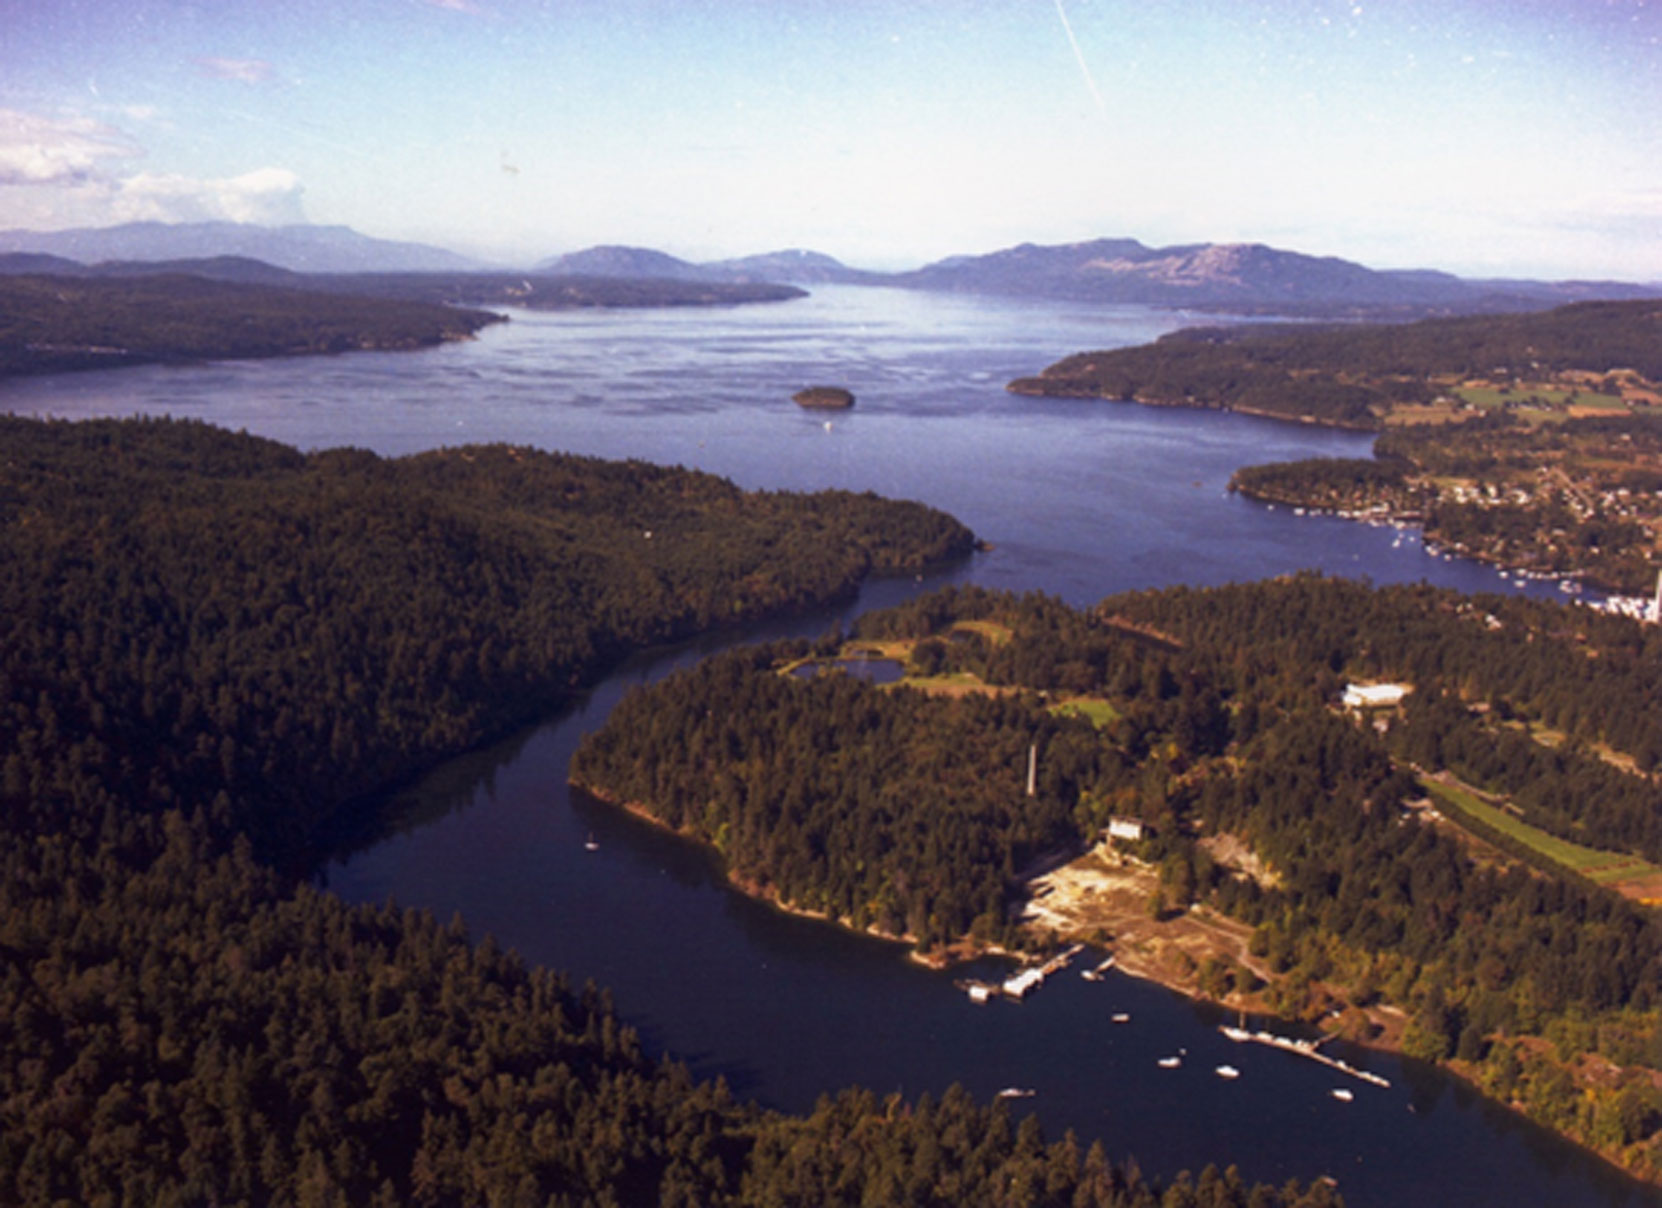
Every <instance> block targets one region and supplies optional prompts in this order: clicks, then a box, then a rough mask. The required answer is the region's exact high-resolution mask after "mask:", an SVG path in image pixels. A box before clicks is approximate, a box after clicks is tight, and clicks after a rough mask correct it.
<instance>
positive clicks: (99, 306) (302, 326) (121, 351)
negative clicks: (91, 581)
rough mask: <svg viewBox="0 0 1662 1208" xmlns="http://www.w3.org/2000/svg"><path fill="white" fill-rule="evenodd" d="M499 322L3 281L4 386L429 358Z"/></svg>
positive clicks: (88, 284)
mask: <svg viewBox="0 0 1662 1208" xmlns="http://www.w3.org/2000/svg"><path fill="white" fill-rule="evenodd" d="M501 318H502V316H500V315H493V314H488V313H486V312H484V311H477V310H464V309H461V308H459V307H454V306H444V305H439V304H438V302H437V301H432V302H427V301H417V300H403V299H395V298H371V297H362V296H353V295H345V294H335V293H326V292H322V291H318V290H310V289H291V288H285V287H279V286H272V285H257V284H248V283H241V282H231V281H215V280H209V279H208V278H205V277H197V276H190V275H187V274H162V275H156V276H141V277H111V278H91V277H69V276H10V275H3V274H0V377H5V376H8V375H15V374H25V373H57V372H62V371H65V370H72V369H107V368H115V367H119V366H125V365H139V364H147V363H152V362H176V361H203V360H229V359H237V358H245V357H276V356H294V355H300V354H307V353H325V352H348V351H352V350H357V349H409V348H423V347H427V346H430V345H434V344H439V343H442V342H444V341H447V340H459V339H463V338H465V337H467V336H470V335H472V334H473V333H474V332H476V331H478V330H479V329H480V328H481V327H484V326H486V325H487V324H489V323H495V322H499V321H501Z"/></svg>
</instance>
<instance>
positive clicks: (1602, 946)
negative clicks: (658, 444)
mask: <svg viewBox="0 0 1662 1208" xmlns="http://www.w3.org/2000/svg"><path fill="white" fill-rule="evenodd" d="M999 634H1002V635H1003V636H1002V637H999V636H997V635H999ZM989 635H994V636H989ZM855 638H856V641H857V642H866V641H877V640H886V641H902V642H905V643H909V644H910V646H909V654H908V655H907V657H909V658H910V660H911V662H912V669H913V672H914V674H915V675H916V676H917V677H918V678H917V679H916V681H915V684H916V686H909V685H908V684H907V683H906V682H905V681H903V682H902V684H901V685H899V686H896V687H889V688H877V687H873V686H871V685H869V684H867V683H865V682H864V681H860V680H856V679H854V678H852V677H848V676H842V675H835V674H821V675H819V676H816V677H814V678H813V679H808V680H802V679H799V678H797V677H795V676H793V675H790V674H786V673H784V670H785V669H786V668H789V667H792V666H793V665H794V664H795V663H796V661H797V660H800V659H802V658H803V657H807V656H809V655H812V654H815V653H816V651H815V650H813V649H810V648H805V647H804V646H803V645H802V644H800V643H798V644H780V645H775V646H771V647H762V648H758V649H753V650H749V651H740V652H735V653H731V654H727V655H723V656H719V657H717V658H716V659H713V660H711V661H710V662H708V663H707V664H706V665H704V666H703V667H700V668H696V669H693V670H690V671H688V672H685V673H683V674H681V675H679V676H676V677H671V678H669V679H667V680H665V681H663V682H662V683H661V684H658V685H654V686H653V687H650V688H643V689H637V690H636V691H635V693H634V694H633V696H632V697H631V698H630V699H629V700H626V701H625V702H623V703H621V704H620V705H619V707H618V708H617V709H616V710H615V711H614V713H613V714H612V717H611V719H610V720H609V722H608V724H607V725H606V726H605V727H603V728H602V730H600V731H599V732H598V733H596V734H594V735H591V736H589V737H588V738H587V739H586V740H585V742H584V744H583V746H582V747H581V748H580V749H579V752H578V754H577V757H576V759H575V760H574V763H573V776H574V779H575V780H577V781H578V782H579V783H581V784H586V785H591V786H593V787H594V788H595V789H596V790H597V791H599V792H600V793H602V794H603V795H605V796H608V797H612V798H614V799H618V800H624V801H629V802H631V803H634V804H636V805H638V806H639V807H641V808H643V809H645V810H646V811H647V812H649V813H651V814H653V815H654V816H656V817H658V818H660V819H661V820H662V821H664V822H665V823H666V824H668V825H671V826H674V827H677V828H678V829H681V830H684V831H688V832H690V833H693V834H696V835H699V836H701V837H703V838H705V839H707V840H708V841H710V842H712V843H713V844H715V845H716V846H717V847H718V848H719V849H720V850H721V851H722V852H723V854H724V856H725V858H726V860H727V863H728V865H729V868H730V869H731V871H732V873H733V875H734V877H735V879H736V880H738V881H739V882H740V883H741V884H745V885H747V886H751V887H759V888H762V889H764V890H766V891H768V892H771V893H773V894H775V895H777V896H779V897H780V898H782V899H783V900H784V901H786V902H787V903H789V904H792V905H797V906H803V907H807V908H811V909H818V910H824V911H827V912H829V913H832V914H835V915H839V916H841V917H843V918H844V919H845V920H846V921H849V922H851V923H853V924H856V925H865V926H871V927H875V928H876V929H878V930H885V931H890V932H894V933H897V934H898V933H901V932H905V933H907V934H909V935H910V936H912V937H913V938H914V939H916V940H918V941H919V942H920V943H922V944H925V945H931V944H937V943H941V942H945V941H949V940H952V939H955V938H958V937H959V936H962V935H965V934H968V935H969V937H970V938H972V939H974V940H977V941H980V942H983V943H985V942H988V941H995V940H1004V941H1011V940H1012V939H1014V938H1015V937H1014V936H1013V935H1012V927H1011V925H1010V923H1009V922H1008V921H1007V920H1009V919H1010V918H1011V917H1012V915H1011V911H1010V909H1009V907H1011V906H1012V905H1014V904H1015V903H1016V902H1017V901H1019V899H1020V896H1021V893H1022V882H1021V878H1020V876H1019V875H1018V874H1019V872H1020V870H1021V865H1022V862H1023V860H1024V859H1026V858H1028V857H1030V856H1032V855H1033V854H1035V853H1037V852H1039V851H1041V850H1043V849H1045V848H1047V847H1052V846H1056V845H1060V846H1063V847H1064V848H1066V847H1069V846H1071V847H1072V848H1073V850H1076V851H1077V850H1082V849H1083V848H1085V847H1086V846H1088V845H1089V844H1090V843H1092V842H1093V841H1095V839H1096V837H1097V835H1098V834H1099V833H1100V831H1101V829H1102V827H1103V826H1104V824H1105V823H1106V822H1107V820H1108V819H1109V817H1111V816H1113V815H1115V814H1131V815H1133V816H1136V817H1139V818H1140V819H1141V820H1143V821H1144V822H1146V823H1149V824H1151V825H1152V826H1153V828H1154V830H1155V832H1156V838H1155V839H1153V840H1151V841H1148V842H1146V843H1145V845H1144V846H1143V848H1142V849H1141V854H1142V856H1143V857H1144V858H1146V859H1148V860H1151V861H1153V862H1155V863H1157V864H1158V865H1159V866H1160V868H1161V872H1162V880H1163V882H1164V893H1165V894H1166V895H1167V896H1166V898H1165V901H1166V902H1167V903H1169V904H1173V905H1177V906H1182V905H1185V904H1188V903H1190V902H1202V903H1205V904H1206V905H1207V906H1209V907H1210V908H1212V909H1214V910H1218V911H1221V912H1223V913H1225V914H1227V915H1231V916H1234V917H1235V918H1237V919H1240V920H1243V921H1245V922H1247V923H1249V924H1251V925H1252V926H1253V927H1254V929H1255V930H1254V934H1253V951H1254V953H1256V954H1257V955H1259V956H1261V957H1262V958H1264V959H1265V961H1266V962H1267V967H1268V968H1269V969H1270V970H1271V971H1273V973H1274V974H1276V975H1277V976H1276V977H1275V978H1274V980H1273V982H1272V984H1271V985H1270V986H1269V988H1268V991H1267V994H1266V997H1265V999H1264V1001H1265V1002H1266V1003H1267V1005H1269V1006H1271V1007H1273V1008H1275V1009H1278V1010H1282V1011H1284V1012H1287V1013H1291V1014H1305V1013H1309V1014H1311V1015H1312V1017H1314V1016H1316V1015H1328V1014H1329V1013H1331V1012H1334V1011H1338V1012H1340V1013H1341V1014H1343V1013H1345V1012H1348V1011H1354V1010H1358V1009H1361V1008H1366V1007H1369V1006H1372V1005H1374V1004H1376V1003H1381V1002H1383V1003H1388V1004H1393V1005H1395V1006H1397V1007H1400V1008H1401V1009H1403V1010H1405V1011H1407V1012H1408V1013H1409V1015H1410V1017H1411V1022H1410V1025H1409V1028H1408V1032H1407V1036H1406V1039H1405V1042H1404V1043H1405V1046H1406V1047H1407V1048H1408V1049H1409V1051H1411V1052H1414V1053H1416V1054H1417V1055H1421V1056H1425V1057H1428V1058H1430V1059H1433V1060H1453V1061H1456V1062H1458V1063H1460V1068H1461V1069H1462V1070H1463V1071H1465V1072H1467V1073H1468V1074H1469V1075H1470V1076H1472V1077H1473V1078H1475V1079H1476V1080H1477V1081H1479V1083H1480V1084H1481V1085H1483V1086H1484V1087H1485V1088H1486V1089H1488V1090H1489V1091H1491V1093H1494V1094H1496V1095H1497V1096H1499V1097H1501V1098H1502V1099H1505V1100H1507V1101H1510V1102H1513V1103H1515V1104H1516V1105H1518V1106H1520V1107H1522V1108H1523V1109H1525V1110H1527V1111H1529V1112H1530V1113H1531V1114H1532V1115H1534V1116H1536V1117H1537V1118H1538V1119H1541V1120H1542V1121H1544V1122H1545V1123H1547V1124H1549V1125H1551V1126H1553V1127H1555V1128H1558V1129H1560V1130H1562V1131H1564V1132H1566V1133H1568V1134H1570V1135H1572V1136H1575V1137H1577V1138H1579V1139H1581V1140H1583V1141H1584V1142H1587V1143H1589V1144H1592V1145H1594V1146H1596V1147H1598V1148H1599V1149H1600V1150H1601V1151H1602V1152H1604V1153H1606V1154H1607V1155H1609V1156H1611V1157H1612V1158H1614V1159H1615V1160H1617V1161H1619V1162H1621V1163H1623V1164H1624V1165H1626V1166H1627V1167H1628V1168H1629V1169H1631V1170H1633V1171H1635V1172H1638V1173H1641V1174H1645V1175H1647V1176H1648V1177H1651V1178H1655V1177H1657V1176H1658V1174H1662V1091H1659V1090H1658V1087H1657V1079H1658V1071H1662V920H1659V919H1658V918H1657V916H1656V914H1655V913H1654V912H1652V911H1650V910H1647V909H1645V908H1644V907H1642V906H1640V905H1638V904H1636V903H1635V902H1633V901H1631V900H1630V899H1628V898H1626V897H1623V896H1621V895H1620V894H1618V893H1616V892H1614V891H1612V890H1611V889H1608V888H1605V887H1602V886H1600V885H1595V884H1593V883H1591V882H1589V881H1588V880H1586V879H1585V878H1583V877H1581V876H1578V875H1576V874H1575V873H1574V872H1573V870H1570V869H1567V868H1563V867H1558V866H1554V865H1551V864H1544V865H1543V864H1539V863H1538V862H1537V863H1530V862H1526V860H1525V858H1523V857H1526V856H1529V855H1530V854H1531V853H1529V852H1527V851H1523V850H1519V851H1516V852H1509V851H1505V850H1500V851H1497V850H1496V849H1494V848H1493V847H1488V846H1485V845H1477V846H1474V841H1473V840H1472V838H1471V837H1470V836H1467V835H1462V834H1461V833H1460V831H1459V830H1458V829H1457V828H1451V827H1450V826H1449V825H1448V824H1446V823H1443V822H1436V821H1432V820H1431V819H1430V815H1429V814H1428V813H1427V812H1426V810H1425V807H1424V802H1423V800H1422V798H1423V797H1424V795H1425V787H1424V781H1425V780H1426V779H1427V778H1429V777H1430V776H1431V775H1432V774H1433V773H1443V772H1445V771H1447V772H1452V773H1454V774H1457V775H1458V776H1460V777H1462V778H1463V779H1464V780H1465V781H1466V782H1467V783H1470V784H1472V785H1475V786H1478V787H1480V788H1481V789H1483V790H1485V791H1488V792H1493V793H1496V794H1498V795H1500V796H1502V797H1504V798H1505V799H1506V800H1507V801H1508V803H1509V805H1510V807H1511V808H1512V809H1514V810H1516V811H1517V812H1518V813H1519V814H1520V815H1521V816H1523V817H1524V818H1525V819H1526V820H1527V821H1528V822H1529V823H1530V824H1531V825H1532V826H1533V827H1536V828H1538V829H1539V830H1540V831H1541V832H1543V833H1549V834H1552V835H1561V836H1564V837H1566V838H1573V839H1574V841H1575V842H1577V843H1579V844H1585V845H1587V846H1589V847H1592V848H1598V849H1603V850H1608V851H1611V852H1616V853H1622V852H1626V853H1632V854H1633V856H1634V857H1635V858H1637V857H1639V856H1644V857H1648V858H1649V859H1650V860H1652V861H1657V860H1662V824H1659V821H1658V820H1659V818H1662V810H1659V809H1658V805H1659V800H1658V790H1657V788H1656V782H1655V780H1654V777H1653V776H1652V775H1649V774H1647V773H1648V770H1649V769H1651V768H1653V767H1654V766H1655V765H1656V763H1657V761H1658V759H1659V758H1662V722H1659V721H1658V720H1657V719H1656V718H1655V717H1654V716H1653V715H1654V710H1653V709H1649V708H1641V707H1639V703H1640V702H1654V701H1656V700H1658V699H1662V683H1659V682H1658V680H1659V677H1662V645H1659V643H1662V638H1659V636H1658V632H1657V630H1656V628H1655V627H1644V626H1639V625H1636V624H1634V623H1632V622H1628V621H1624V620H1621V619H1619V618H1611V617H1605V616H1601V615H1599V614H1595V613H1592V612H1590V611H1588V610H1584V609H1572V608H1567V607H1560V606H1554V605H1550V604H1543V603H1538V602H1533V601H1529V600H1523V599H1516V598H1500V597H1496V598H1489V599H1478V600H1468V599H1465V598H1462V597H1459V596H1456V595H1453V594H1451V593H1447V592H1443V591H1439V590H1434V589H1431V588H1427V587H1396V588H1387V589H1382V590H1374V589H1371V588H1369V587H1367V586H1365V585H1360V584H1355V583H1350V582H1347V581H1343V580H1325V579H1320V578H1316V577H1311V576H1300V577H1295V578H1291V579H1285V580H1278V581H1274V582H1268V583H1262V584H1255V585H1250V586H1243V587H1231V588H1223V589H1216V590H1207V591H1199V590H1189V589H1172V590H1169V591H1163V592H1148V593H1139V594H1134V595H1128V596H1123V597H1117V598H1114V599H1110V600H1108V601H1105V602H1104V604H1103V605H1102V606H1101V607H1100V609H1099V610H1096V611H1094V612H1091V613H1083V612H1078V611H1075V610H1072V609H1068V608H1066V607H1064V606H1062V605H1060V604H1058V603H1056V602H1054V601H1050V600H1047V599H1045V598H1043V597H1036V596H1035V597H1023V598H1015V597H1009V596H1002V595H995V594H991V593H987V592H984V591H980V590H978V589H959V590H956V591H949V592H945V593H940V594H937V595H934V596H931V597H928V598H926V599H923V600H920V601H916V602H914V603H912V604H909V605H905V606H902V607H901V608H899V609H896V610H892V611H890V612H886V613H882V614H876V615H868V616H866V617H862V618H861V619H860V621H859V623H858V626H857V630H856V635H855ZM831 645H832V643H830V642H829V641H828V642H827V643H826V644H825V645H824V647H823V648H822V649H820V650H819V651H818V653H819V654H822V655H823V654H824V653H826V652H828V650H829V649H830V647H831ZM1344 677H1357V678H1363V679H1377V678H1389V679H1393V680H1398V681H1403V682H1406V683H1409V684H1411V685H1412V687H1413V691H1412V692H1411V694H1410V696H1409V698H1408V703H1407V706H1406V708H1405V709H1404V710H1403V711H1402V712H1401V714H1400V715H1399V716H1397V717H1395V718H1394V719H1382V721H1383V722H1384V725H1383V731H1382V732H1381V730H1379V729H1376V728H1374V727H1372V726H1368V725H1365V724H1363V723H1362V722H1361V721H1359V720H1358V719H1356V718H1353V717H1350V716H1346V715H1344V714H1342V713H1341V712H1340V711H1339V710H1338V709H1337V707H1336V705H1337V700H1338V696H1339V689H1340V687H1341V686H1342V684H1343V681H1344ZM942 683H949V684H954V685H956V688H955V690H954V691H952V692H942V691H939V690H937V689H936V688H935V686H936V685H940V684H942ZM966 683H969V684H978V685H983V686H984V689H983V691H981V692H979V693H977V692H973V691H972V692H970V693H968V694H964V693H963V691H962V690H963V687H964V685H965V684H966ZM1081 695H1083V696H1086V697H1089V698H1092V699H1097V700H1100V701H1103V702H1105V703H1106V704H1107V705H1108V706H1110V709H1109V712H1108V714H1107V715H1108V716H1110V717H1111V720H1108V721H1106V722H1104V723H1102V726H1101V728H1100V729H1098V728H1097V726H1096V725H1093V724H1091V723H1090V722H1089V721H1087V720H1086V718H1085V717H1083V716H1081V717H1072V716H1067V715H1065V714H1062V713H1061V712H1060V711H1059V710H1057V709H1056V708H1055V705H1056V704H1057V703H1058V702H1060V701H1063V700H1066V699H1070V698H1075V697H1079V696H1081ZM716 702H720V704H721V707H720V708H719V709H718V708H716V707H715V705H716ZM1099 716H1102V714H1099ZM1531 723H1533V724H1535V725H1547V726H1553V727H1558V728H1559V730H1560V731H1561V732H1562V734H1563V735H1564V741H1561V742H1558V743H1557V744H1555V745H1549V744H1547V743H1544V742H1543V741H1541V740H1540V738H1539V737H1537V736H1536V735H1535V733H1534V732H1533V731H1532V730H1531V729H1530V728H1529V726H1530V725H1531ZM1029 743H1037V744H1038V746H1039V748H1040V750H1041V751H1042V752H1043V756H1042V759H1041V761H1040V762H1041V768H1042V769H1043V773H1042V774H1041V776H1040V777H1039V782H1038V785H1037V786H1036V787H1037V790H1038V791H1037V793H1036V794H1035V796H1033V797H1031V798H1029V797H1027V796H1026V795H1025V794H1024V792H1023V789H1022V779H1023V776H1022V772H1023V768H1024V764H1025V759H1024V756H1025V753H1026V749H1027V746H1028V744H1029ZM1601 750H1607V751H1614V752H1616V753H1617V754H1626V755H1630V756H1631V761H1630V762H1629V763H1627V764H1626V765H1625V766H1624V765H1623V764H1622V763H1621V762H1620V761H1617V760H1613V759H1612V758H1610V757H1607V756H1605V755H1602V754H1600V751H1601ZM914 769H921V770H920V771H918V772H917V773H916V774H914ZM1224 834H1227V835H1232V836H1236V837H1238V838H1239V839H1241V840H1243V841H1245V842H1246V843H1247V844H1248V845H1249V846H1250V848H1251V849H1252V850H1253V851H1254V852H1255V853H1256V854H1257V856H1258V857H1259V858H1260V859H1261V860H1262V861H1263V862H1264V864H1265V865H1266V866H1267V867H1268V868H1269V869H1270V870H1272V871H1273V874H1274V875H1273V877H1269V878H1264V877H1255V876H1252V875H1249V874H1247V873H1244V872H1242V871H1240V870H1239V869H1232V868H1230V867H1228V866H1226V865H1223V864H1220V863H1219V862H1218V861H1217V860H1215V859H1214V858H1213V856H1212V854H1211V849H1209V848H1208V847H1207V846H1205V844H1204V842H1203V841H1204V840H1206V839H1207V838H1208V837H1210V836H1215V835H1224ZM976 869H979V870H981V871H980V872H979V875H978V874H977V873H976V872H975V871H974V870H976ZM955 933H956V934H955ZM1590 1070H1595V1071H1597V1076H1590V1075H1589V1071H1590Z"/></svg>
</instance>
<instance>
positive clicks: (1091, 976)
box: [1080, 956, 1114, 981]
mask: <svg viewBox="0 0 1662 1208" xmlns="http://www.w3.org/2000/svg"><path fill="white" fill-rule="evenodd" d="M1113 967H1114V958H1113V957H1111V956H1110V957H1109V958H1108V959H1107V960H1105V961H1103V962H1102V963H1101V964H1100V965H1097V966H1096V967H1095V968H1094V969H1086V970H1085V971H1084V972H1083V973H1081V974H1080V976H1081V977H1083V978H1084V979H1085V980H1086V981H1101V980H1102V975H1103V974H1104V973H1106V972H1108V970H1110V969H1112V968H1113Z"/></svg>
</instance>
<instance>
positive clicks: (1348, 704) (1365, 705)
mask: <svg viewBox="0 0 1662 1208" xmlns="http://www.w3.org/2000/svg"><path fill="white" fill-rule="evenodd" d="M1407 695H1408V685H1407V684H1346V685H1345V694H1344V696H1343V697H1342V698H1341V699H1342V700H1343V702H1344V706H1345V708H1347V709H1354V710H1356V711H1357V712H1361V711H1362V710H1363V709H1394V708H1396V707H1397V706H1398V705H1400V704H1402V698H1403V697H1405V696H1407Z"/></svg>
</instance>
